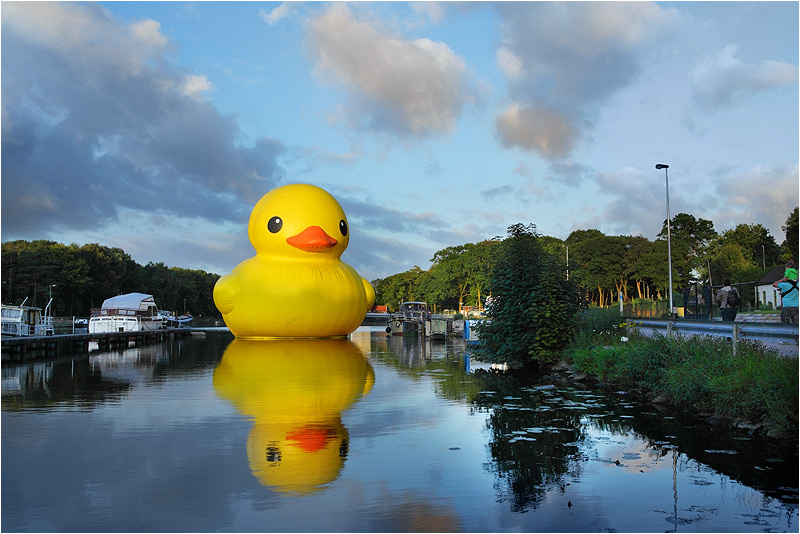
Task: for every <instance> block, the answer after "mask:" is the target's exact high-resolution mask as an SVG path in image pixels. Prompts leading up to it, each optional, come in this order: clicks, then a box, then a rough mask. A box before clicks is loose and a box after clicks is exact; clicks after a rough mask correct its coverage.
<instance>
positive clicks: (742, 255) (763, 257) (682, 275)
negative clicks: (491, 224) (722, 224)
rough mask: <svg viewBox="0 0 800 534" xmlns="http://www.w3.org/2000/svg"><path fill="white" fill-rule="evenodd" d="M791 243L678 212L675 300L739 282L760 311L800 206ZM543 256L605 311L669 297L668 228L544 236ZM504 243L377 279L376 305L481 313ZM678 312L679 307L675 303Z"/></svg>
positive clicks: (443, 255) (788, 254)
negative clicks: (696, 288)
mask: <svg viewBox="0 0 800 534" xmlns="http://www.w3.org/2000/svg"><path fill="white" fill-rule="evenodd" d="M783 230H784V232H785V239H784V240H783V242H782V244H781V245H778V244H777V242H776V240H775V238H774V237H773V236H772V235H770V232H769V230H767V229H766V228H765V227H764V226H762V225H760V224H739V225H737V226H736V227H735V228H732V229H730V230H726V231H724V232H721V233H718V232H717V231H716V230H715V229H714V225H713V223H712V222H711V221H709V220H706V219H698V218H696V217H694V216H693V215H690V214H687V213H679V214H678V215H675V216H674V217H673V218H672V219H671V243H672V266H673V281H674V284H673V285H674V291H675V297H676V301H680V300H681V298H682V291H681V290H682V289H683V288H687V287H689V286H690V285H691V284H693V283H697V282H699V283H701V284H708V283H709V281H710V282H711V284H712V285H713V286H715V287H719V286H720V285H721V282H722V280H723V279H725V278H730V279H731V280H732V281H733V282H734V284H737V285H738V287H739V289H740V293H741V295H742V297H743V303H742V306H743V307H745V308H748V309H749V308H752V307H753V306H754V304H755V303H754V302H753V300H754V291H753V290H752V286H753V283H754V282H755V281H757V280H759V279H760V278H761V277H762V276H764V274H766V273H767V272H768V271H769V270H770V269H771V268H772V267H773V266H776V265H782V264H783V263H784V262H786V261H788V260H789V259H796V258H797V257H798V250H797V247H798V237H797V235H798V233H797V232H798V208H795V209H794V210H793V211H792V212H791V213H789V214H788V217H787V219H786V224H785V225H784V226H783ZM538 239H539V241H540V243H541V245H542V248H543V250H544V251H545V252H547V253H549V254H552V255H553V256H555V257H557V258H559V259H560V262H561V265H562V271H561V274H562V275H563V276H564V277H565V278H569V279H570V280H572V281H574V282H576V283H577V285H578V286H579V287H581V288H582V290H583V291H584V296H585V298H586V300H587V302H590V303H591V304H593V305H596V306H600V307H605V306H609V305H612V304H615V303H617V302H618V298H619V295H620V293H621V294H622V299H623V301H625V302H631V301H634V300H636V299H642V300H645V299H646V300H649V301H652V300H658V299H661V298H663V297H665V295H666V294H667V293H668V289H669V273H668V270H667V268H666V265H667V225H666V221H664V225H663V229H662V231H661V233H660V234H659V236H658V238H657V239H656V240H654V241H651V240H649V239H647V238H645V237H642V236H613V235H605V234H603V233H602V232H600V231H598V230H576V231H574V232H572V233H571V234H570V235H569V236H568V237H567V238H566V239H565V240H561V239H556V238H554V237H550V236H542V235H540V236H538ZM502 242H503V239H502V238H500V237H495V238H493V239H489V240H485V241H481V242H478V243H466V244H464V245H458V246H452V247H447V248H445V249H442V250H439V251H437V252H436V253H435V254H434V255H433V257H432V258H431V267H430V268H429V269H427V270H424V269H422V268H420V267H418V266H414V267H413V268H412V269H410V270H408V271H406V272H403V273H398V274H394V275H391V276H388V277H386V278H382V279H377V280H373V282H372V283H373V286H375V291H376V295H377V298H376V301H375V302H376V303H378V304H385V305H387V306H388V308H389V310H391V311H394V310H396V309H397V307H398V306H399V304H400V303H401V302H405V301H412V300H421V301H426V302H427V303H428V305H429V306H430V307H431V309H433V310H434V311H436V312H441V311H443V310H446V309H451V310H459V311H461V310H463V309H464V308H465V307H467V306H468V307H471V308H472V309H482V308H483V306H484V304H485V301H486V298H487V297H488V296H489V295H490V294H493V292H494V291H495V288H494V287H493V286H492V282H491V279H492V275H491V273H492V270H493V269H494V268H495V266H496V265H497V264H498V261H499V258H500V257H501V247H499V245H500V244H501V243H502ZM676 305H678V306H680V305H681V304H676Z"/></svg>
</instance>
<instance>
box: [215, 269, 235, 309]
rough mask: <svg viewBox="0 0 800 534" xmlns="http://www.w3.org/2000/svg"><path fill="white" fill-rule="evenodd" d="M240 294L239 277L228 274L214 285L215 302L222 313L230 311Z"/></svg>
mask: <svg viewBox="0 0 800 534" xmlns="http://www.w3.org/2000/svg"><path fill="white" fill-rule="evenodd" d="M238 296H239V277H238V276H237V275H235V274H226V275H225V276H223V277H222V278H220V279H219V280H217V283H216V284H215V285H214V304H216V305H217V309H218V310H219V311H221V312H222V313H230V312H231V311H232V310H233V307H234V306H235V305H236V299H237V298H238Z"/></svg>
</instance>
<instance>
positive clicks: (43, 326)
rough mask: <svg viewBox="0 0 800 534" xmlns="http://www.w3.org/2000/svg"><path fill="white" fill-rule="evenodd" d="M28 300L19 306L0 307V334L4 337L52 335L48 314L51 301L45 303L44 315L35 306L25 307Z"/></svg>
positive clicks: (51, 322) (50, 319)
mask: <svg viewBox="0 0 800 534" xmlns="http://www.w3.org/2000/svg"><path fill="white" fill-rule="evenodd" d="M27 301H28V298H27V297H25V300H23V301H22V304H20V305H19V306H12V305H9V304H3V305H2V312H1V313H0V314H1V315H2V333H3V335H4V336H49V335H52V334H53V318H52V317H51V316H50V314H49V313H48V312H49V310H50V305H51V304H52V302H53V299H50V302H48V303H47V308H46V310H45V313H44V315H42V309H41V308H37V307H36V306H25V302H27Z"/></svg>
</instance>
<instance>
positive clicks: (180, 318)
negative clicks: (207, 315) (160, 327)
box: [159, 310, 193, 328]
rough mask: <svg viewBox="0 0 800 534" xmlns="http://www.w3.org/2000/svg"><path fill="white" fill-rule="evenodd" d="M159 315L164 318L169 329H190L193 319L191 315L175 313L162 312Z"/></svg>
mask: <svg viewBox="0 0 800 534" xmlns="http://www.w3.org/2000/svg"><path fill="white" fill-rule="evenodd" d="M159 315H160V316H161V317H163V318H164V321H165V324H166V325H167V327H168V328H188V327H189V325H190V324H191V322H192V319H193V317H192V315H191V314H189V313H187V314H184V315H175V314H174V313H173V312H169V311H163V310H162V311H161V312H159Z"/></svg>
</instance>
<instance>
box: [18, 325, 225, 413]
mask: <svg viewBox="0 0 800 534" xmlns="http://www.w3.org/2000/svg"><path fill="white" fill-rule="evenodd" d="M231 339H233V336H229V335H225V334H221V335H209V336H208V337H207V338H206V339H202V340H199V339H198V340H193V339H191V338H184V339H178V340H174V341H171V342H163V343H156V344H149V345H141V346H138V347H131V348H126V349H123V350H110V351H103V352H99V351H95V352H92V353H91V354H90V355H81V356H76V357H74V358H60V359H52V360H42V361H34V362H27V363H22V364H16V365H9V366H4V367H3V370H2V374H3V409H4V410H8V411H13V410H22V409H32V408H46V407H49V406H54V405H62V404H63V405H69V406H82V407H83V406H85V407H89V406H91V405H94V404H99V403H102V402H106V401H108V400H114V399H118V398H119V397H120V396H121V395H122V394H124V393H125V392H127V391H128V390H130V388H131V387H132V386H133V385H134V384H135V383H136V382H137V381H139V380H142V379H146V380H148V381H153V382H161V381H163V380H166V379H168V378H170V377H172V376H176V375H185V374H192V373H197V372H202V371H203V370H206V369H209V368H212V367H214V366H215V365H216V364H217V362H219V360H220V358H222V353H223V351H224V349H225V347H226V346H227V345H228V343H230V341H231ZM190 345H191V349H189V346H190Z"/></svg>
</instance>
